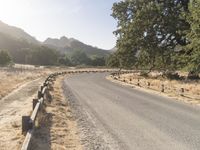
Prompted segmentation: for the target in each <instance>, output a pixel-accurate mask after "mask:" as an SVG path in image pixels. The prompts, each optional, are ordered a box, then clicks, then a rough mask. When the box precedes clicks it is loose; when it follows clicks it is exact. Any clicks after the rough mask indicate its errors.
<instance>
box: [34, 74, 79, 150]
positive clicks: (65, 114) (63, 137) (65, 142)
mask: <svg viewBox="0 0 200 150" xmlns="http://www.w3.org/2000/svg"><path fill="white" fill-rule="evenodd" d="M62 81H63V77H59V78H57V80H56V82H55V85H54V91H52V92H51V93H52V95H53V100H52V102H51V103H46V108H45V110H44V112H43V117H42V119H41V120H42V121H41V125H40V126H39V127H38V128H37V129H36V132H35V134H34V137H33V140H32V145H31V147H32V150H49V149H52V150H58V149H59V150H66V149H67V150H81V149H82V146H81V144H80V139H79V133H78V129H77V123H76V120H75V119H73V117H72V113H71V108H70V106H69V104H68V101H67V100H66V99H65V98H64V95H63V91H62Z"/></svg>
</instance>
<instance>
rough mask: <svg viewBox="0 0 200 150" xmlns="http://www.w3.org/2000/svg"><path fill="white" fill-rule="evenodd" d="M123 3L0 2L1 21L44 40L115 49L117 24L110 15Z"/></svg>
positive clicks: (108, 0) (75, 0)
mask: <svg viewBox="0 0 200 150" xmlns="http://www.w3.org/2000/svg"><path fill="white" fill-rule="evenodd" d="M116 1H119V0H0V20H1V21H3V22H5V23H7V24H9V25H13V26H17V27H20V28H22V29H24V30H25V31H26V32H28V33H29V34H31V35H33V36H34V37H36V38H37V39H38V40H40V41H44V40H45V39H46V38H47V37H52V38H59V37H60V36H63V35H65V36H67V37H73V38H76V39H78V40H80V41H82V42H85V43H86V44H90V45H93V46H97V47H99V48H104V49H111V48H113V47H114V46H115V41H116V38H115V36H114V35H113V33H112V32H113V31H114V30H115V29H116V21H115V20H114V19H113V18H112V17H111V16H110V14H111V13H112V11H111V8H112V4H113V3H114V2H116Z"/></svg>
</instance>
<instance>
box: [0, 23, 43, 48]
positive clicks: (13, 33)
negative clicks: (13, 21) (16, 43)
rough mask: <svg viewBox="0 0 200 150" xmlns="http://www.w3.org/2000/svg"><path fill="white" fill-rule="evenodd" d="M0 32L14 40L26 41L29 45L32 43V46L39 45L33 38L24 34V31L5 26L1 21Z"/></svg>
mask: <svg viewBox="0 0 200 150" xmlns="http://www.w3.org/2000/svg"><path fill="white" fill-rule="evenodd" d="M0 32H1V33H3V34H6V35H9V36H10V37H13V38H15V39H20V40H22V39H23V40H26V41H28V42H29V43H34V44H39V43H40V42H39V41H37V40H36V39H35V38H34V37H32V36H31V35H29V34H28V33H26V32H25V31H24V30H22V29H20V28H17V27H14V26H10V25H7V24H5V23H3V22H2V21H0Z"/></svg>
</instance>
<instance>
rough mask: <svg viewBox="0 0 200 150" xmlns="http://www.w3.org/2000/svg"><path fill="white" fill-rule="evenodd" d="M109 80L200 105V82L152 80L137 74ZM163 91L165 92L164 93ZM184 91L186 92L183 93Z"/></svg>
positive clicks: (110, 77) (111, 77)
mask: <svg viewBox="0 0 200 150" xmlns="http://www.w3.org/2000/svg"><path fill="white" fill-rule="evenodd" d="M107 79H109V80H111V81H113V82H117V83H120V84H123V85H127V86H131V87H134V88H137V89H141V90H145V91H146V92H151V93H152V92H153V93H155V94H159V95H163V96H168V97H171V98H173V99H176V100H180V101H184V102H186V103H190V104H195V105H196V104H197V105H200V82H199V81H177V80H167V79H151V78H144V77H142V76H139V75H138V74H137V73H135V74H133V73H131V74H122V75H120V76H108V77H107ZM162 89H163V90H164V92H162ZM182 89H184V92H182Z"/></svg>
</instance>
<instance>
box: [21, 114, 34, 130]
mask: <svg viewBox="0 0 200 150" xmlns="http://www.w3.org/2000/svg"><path fill="white" fill-rule="evenodd" d="M32 127H33V124H32V122H31V119H30V116H22V134H24V133H26V132H27V131H28V130H29V129H32Z"/></svg>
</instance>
